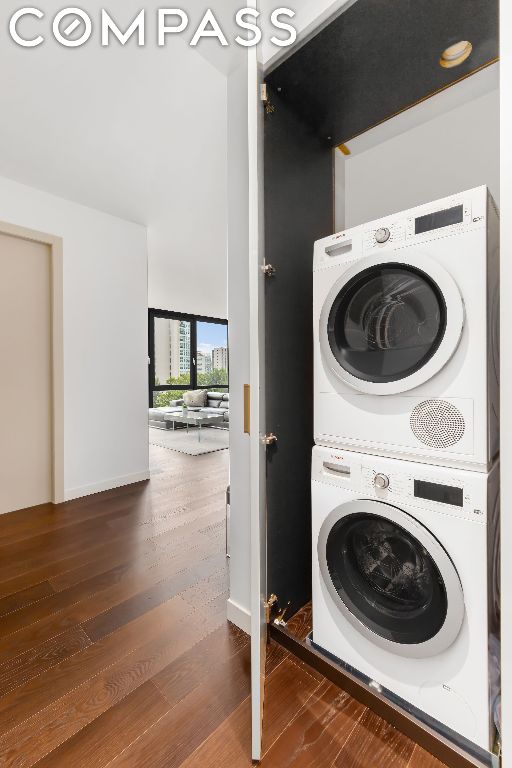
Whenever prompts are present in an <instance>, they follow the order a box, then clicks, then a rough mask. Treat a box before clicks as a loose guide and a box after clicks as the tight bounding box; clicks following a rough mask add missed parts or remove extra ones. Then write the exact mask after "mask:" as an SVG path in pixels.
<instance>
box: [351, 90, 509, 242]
mask: <svg viewBox="0 0 512 768" xmlns="http://www.w3.org/2000/svg"><path fill="white" fill-rule="evenodd" d="M436 98H437V97H436ZM395 119H398V118H395ZM391 122H392V121H391ZM376 130H377V129H376ZM481 184H487V185H488V186H489V188H490V190H491V193H492V194H493V196H494V198H495V199H496V202H497V203H498V204H499V193H500V168H499V91H498V90H497V89H495V90H493V91H491V92H490V93H487V94H485V95H484V96H480V97H479V98H477V99H473V100H471V101H469V102H467V103H465V104H462V105H461V106H458V107H456V108H455V109H452V110H450V111H448V112H445V113H443V114H440V115H438V116H436V117H435V118H433V119H432V120H429V121H428V122H425V123H423V124H420V125H418V126H416V127H414V128H411V129H410V130H407V131H404V132H403V133H401V134H400V135H398V136H394V137H393V138H391V139H388V140H387V141H384V142H382V143H380V144H377V145H376V146H373V147H371V148H370V149H367V150H366V151H363V152H361V153H357V154H354V155H352V156H350V157H348V158H346V160H345V227H346V228H349V227H353V226H356V225H357V224H361V223H363V222H365V221H371V220H373V219H377V218H379V217H381V216H386V215H388V214H391V213H395V212H397V211H401V210H405V209H407V208H412V207H414V206H415V205H420V204H421V203H426V202H429V201H431V200H436V199H437V198H440V197H445V196H447V195H451V194H454V193H457V192H461V191H463V190H464V189H470V188H472V187H476V186H479V185H481ZM338 215H339V213H338Z"/></svg>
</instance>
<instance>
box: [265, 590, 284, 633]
mask: <svg viewBox="0 0 512 768" xmlns="http://www.w3.org/2000/svg"><path fill="white" fill-rule="evenodd" d="M289 607H290V601H288V603H287V604H286V606H285V607H284V608H280V607H279V598H278V597H277V595H274V594H272V595H270V597H269V599H268V600H267V602H266V603H265V621H266V623H267V624H270V623H271V622H272V623H273V624H277V625H279V626H281V627H286V621H285V620H284V617H285V614H286V612H287V610H288V608H289Z"/></svg>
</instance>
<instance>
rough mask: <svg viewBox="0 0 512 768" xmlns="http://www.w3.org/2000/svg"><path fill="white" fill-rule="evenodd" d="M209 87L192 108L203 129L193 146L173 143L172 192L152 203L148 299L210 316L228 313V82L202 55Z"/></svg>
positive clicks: (191, 116) (205, 84) (192, 116)
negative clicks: (182, 149) (180, 148)
mask: <svg viewBox="0 0 512 768" xmlns="http://www.w3.org/2000/svg"><path fill="white" fill-rule="evenodd" d="M198 63H199V64H200V65H201V70H202V72H203V86H202V91H204V92H202V93H201V95H200V97H199V96H198V101H197V103H196V104H194V105H191V106H189V107H188V109H187V125H189V124H190V123H192V124H193V126H194V129H195V130H197V127H198V126H200V128H201V131H200V132H201V136H200V138H198V140H197V143H196V146H195V147H194V149H193V150H190V149H186V148H185V149H184V151H183V152H181V151H179V148H177V147H172V148H170V150H169V151H170V152H172V154H173V163H172V170H171V169H170V170H169V176H168V179H167V182H166V183H167V192H164V190H163V186H164V182H163V180H162V179H161V178H160V181H159V185H160V188H161V189H162V195H161V202H160V203H158V202H157V201H154V202H153V205H152V209H151V211H150V213H149V214H148V216H147V217H146V218H145V221H146V222H147V224H148V256H149V272H148V277H149V287H148V291H149V294H148V302H149V306H150V307H152V308H154V309H167V310H172V311H177V312H187V313H189V314H195V315H206V316H208V317H219V318H226V317H227V281H228V276H227V267H228V264H227V220H228V212H227V141H228V125H227V82H226V77H225V76H224V75H222V74H221V73H220V72H218V71H217V70H216V69H214V68H213V66H211V65H210V64H208V63H207V62H206V61H203V60H202V59H199V60H198V62H195V65H196V67H197V66H198Z"/></svg>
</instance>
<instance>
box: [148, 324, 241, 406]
mask: <svg viewBox="0 0 512 768" xmlns="http://www.w3.org/2000/svg"><path fill="white" fill-rule="evenodd" d="M228 388H229V352H228V324H227V321H226V320H217V319H215V318H208V317H195V316H193V315H183V314H179V313H176V312H164V311H163V310H158V309H150V310H149V404H150V407H153V408H157V407H160V406H165V405H169V403H170V402H171V401H172V400H179V399H180V398H181V397H182V396H183V393H184V392H186V391H187V390H190V389H208V390H215V391H217V392H227V391H228Z"/></svg>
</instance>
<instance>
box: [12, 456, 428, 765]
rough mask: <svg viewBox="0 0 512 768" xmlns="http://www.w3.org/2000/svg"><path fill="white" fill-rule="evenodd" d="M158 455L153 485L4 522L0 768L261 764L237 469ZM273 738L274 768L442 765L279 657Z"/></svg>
mask: <svg viewBox="0 0 512 768" xmlns="http://www.w3.org/2000/svg"><path fill="white" fill-rule="evenodd" d="M150 453H151V468H152V480H151V482H149V483H142V484H138V485H136V486H129V487H126V488H122V489H118V490H115V491H110V492H107V493H102V494H98V495H96V496H91V497H88V498H85V499H81V500H77V501H73V502H68V503H66V504H63V505H61V506H59V507H53V506H52V505H46V506H44V507H38V508H32V509H27V510H22V511H20V512H15V513H11V514H10V515H6V516H4V517H2V518H1V519H0V616H1V617H2V621H1V623H0V764H1V765H2V766H24V768H28V767H29V766H33V765H37V766H38V768H50V766H51V767H52V768H60V766H62V767H63V768H64V766H65V767H66V768H68V767H69V766H73V768H91V766H94V768H105V767H106V766H112V767H114V766H115V768H120V767H121V766H123V767H125V768H138V767H139V766H140V767H141V768H142V766H144V768H172V767H173V766H174V767H175V768H177V767H178V766H187V768H192V767H194V768H199V766H201V768H205V766H212V768H213V766H215V767H217V766H221V765H228V766H230V768H237V767H238V766H239V767H240V768H248V767H249V766H250V765H251V760H250V647H249V638H248V636H247V635H245V634H244V633H243V632H241V631H240V630H238V629H237V628H235V627H234V626H233V625H231V624H229V623H228V622H227V621H226V620H225V611H226V598H227V590H228V573H227V563H226V558H225V551H224V546H225V528H224V513H225V507H224V499H225V489H226V485H227V482H228V462H229V455H228V452H227V451H221V452H217V453H212V454H207V455H204V456H186V455H184V454H180V453H176V452H174V451H169V450H167V449H165V448H160V447H157V446H151V450H150ZM301 620H302V619H301V617H298V618H297V619H296V621H299V622H300V621H301ZM264 734H265V736H264V746H265V752H266V755H265V758H264V760H263V765H264V766H269V767H270V766H275V767H276V768H277V767H278V766H279V768H281V766H316V765H318V766H320V765H322V766H339V765H342V764H343V766H344V768H345V767H347V768H349V767H350V768H356V767H357V768H359V767H362V766H370V765H372V766H373V765H376V764H378V765H379V766H383V767H385V766H387V765H393V766H396V767H397V768H436V767H437V768H440V767H441V764H440V763H438V762H437V761H436V760H434V759H433V758H431V757H430V756H429V755H427V754H426V753H424V752H423V751H422V750H420V749H419V748H418V747H417V746H416V747H415V745H414V744H413V743H412V742H410V741H409V740H408V739H406V738H405V737H404V736H402V735H401V734H400V733H398V732H397V731H395V730H394V729H393V728H392V727H391V726H389V725H387V724H386V723H384V722H383V721H382V720H380V719H379V718H378V717H377V716H375V715H373V714H372V713H370V712H369V711H368V710H365V709H364V707H361V706H360V705H359V704H357V703H356V702H355V701H354V700H352V699H351V698H350V697H348V696H347V695H346V694H344V693H342V692H341V691H339V690H338V689H336V688H335V687H334V686H333V685H332V684H330V683H328V682H327V681H325V680H323V679H322V678H321V677H319V676H318V674H317V673H316V672H314V671H313V670H311V669H309V668H307V667H305V666H304V665H302V664H301V663H299V662H298V661H295V660H293V659H292V658H291V657H290V656H289V655H288V654H287V653H286V652H285V651H284V650H283V649H281V648H280V647H278V646H276V645H271V646H270V648H269V653H268V678H267V695H266V709H265V724H264Z"/></svg>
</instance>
